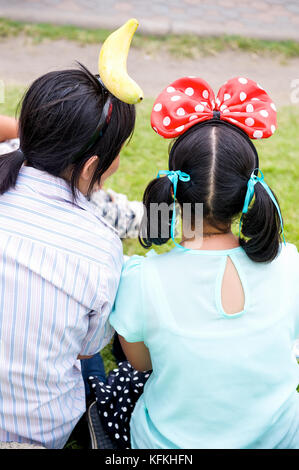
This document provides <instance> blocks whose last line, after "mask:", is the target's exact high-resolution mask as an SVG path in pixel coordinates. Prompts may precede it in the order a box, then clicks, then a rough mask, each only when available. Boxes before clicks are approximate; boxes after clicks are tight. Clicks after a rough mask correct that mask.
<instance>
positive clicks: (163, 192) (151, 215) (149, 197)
mask: <svg viewBox="0 0 299 470" xmlns="http://www.w3.org/2000/svg"><path fill="white" fill-rule="evenodd" d="M172 187H173V186H172V183H171V181H170V180H169V178H167V177H162V178H156V179H154V180H152V181H151V182H150V183H149V184H148V186H147V187H146V189H145V192H144V195H143V205H144V214H143V219H142V222H141V227H140V232H139V237H138V239H139V242H140V244H141V245H142V246H143V247H144V248H150V247H151V246H152V244H154V245H163V244H164V243H167V242H168V240H169V239H170V237H171V218H172V210H169V207H170V206H171V204H173V193H172Z"/></svg>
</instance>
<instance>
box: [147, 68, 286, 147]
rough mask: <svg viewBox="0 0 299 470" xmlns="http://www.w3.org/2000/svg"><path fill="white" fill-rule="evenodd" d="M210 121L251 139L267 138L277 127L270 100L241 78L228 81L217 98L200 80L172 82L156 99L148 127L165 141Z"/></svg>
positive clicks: (191, 79) (260, 90) (259, 89)
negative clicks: (231, 126)
mask: <svg viewBox="0 0 299 470" xmlns="http://www.w3.org/2000/svg"><path fill="white" fill-rule="evenodd" d="M213 117H218V118H219V119H221V120H223V121H227V122H229V123H231V124H234V125H235V126H237V127H239V128H241V129H242V130H243V131H245V132H246V134H247V135H248V136H249V137H250V138H251V139H262V138H266V137H270V136H271V135H272V134H274V132H275V130H276V127H277V116H276V107H275V104H274V103H273V102H272V100H271V98H270V97H269V96H268V94H267V93H266V91H265V90H264V89H263V88H262V87H261V86H259V85H258V84H257V83H256V82H254V81H253V80H249V79H248V78H243V77H236V78H232V79H230V80H228V81H227V82H226V83H225V84H224V85H223V86H222V87H221V88H220V90H219V92H218V95H217V98H215V95H214V92H213V90H212V88H211V87H210V85H209V84H208V83H207V82H206V81H205V80H203V79H202V78H199V77H183V78H180V79H178V80H176V81H175V82H173V83H171V85H169V86H168V87H167V88H165V89H164V90H163V91H162V93H160V95H159V96H158V98H157V99H156V101H155V103H154V106H153V109H152V114H151V124H152V127H153V129H154V131H156V132H157V133H158V134H160V135H162V136H163V137H165V138H166V139H169V138H173V137H178V136H179V135H180V134H182V133H183V132H185V131H186V130H187V129H189V128H190V127H191V126H194V124H197V123H199V122H202V121H207V120H209V119H212V118H213Z"/></svg>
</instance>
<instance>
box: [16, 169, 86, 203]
mask: <svg viewBox="0 0 299 470" xmlns="http://www.w3.org/2000/svg"><path fill="white" fill-rule="evenodd" d="M19 179H20V181H22V180H24V182H25V181H26V183H27V185H28V186H30V188H31V189H32V190H34V191H35V192H37V193H39V194H42V195H43V196H45V197H47V198H49V199H53V200H56V201H64V202H67V203H69V204H72V205H74V206H76V207H79V208H81V209H83V210H88V211H92V207H91V204H90V203H89V202H88V201H87V199H86V197H85V196H84V194H82V193H81V192H80V191H79V190H78V189H77V190H76V196H77V197H76V200H75V201H74V199H73V194H72V191H71V188H70V185H69V184H68V183H67V182H66V181H65V180H64V179H63V178H60V177H58V176H53V175H50V174H49V173H47V172H45V171H41V170H37V169H36V168H33V167H30V166H24V165H23V166H22V168H21V170H20V173H19Z"/></svg>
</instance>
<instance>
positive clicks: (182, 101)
mask: <svg viewBox="0 0 299 470" xmlns="http://www.w3.org/2000/svg"><path fill="white" fill-rule="evenodd" d="M151 123H152V127H153V129H154V130H155V131H156V132H157V133H158V134H159V135H161V136H163V137H164V138H175V139H176V140H175V141H174V143H173V145H172V147H171V150H170V154H169V169H168V170H164V171H159V173H158V177H157V178H156V179H154V180H153V181H151V182H150V183H149V185H148V187H147V188H146V190H145V193H144V204H145V208H146V214H145V215H147V218H146V223H145V226H144V229H143V232H142V235H141V238H140V240H141V242H142V244H143V245H144V246H146V247H150V246H151V245H152V244H156V245H161V244H163V243H166V242H167V241H168V240H169V239H170V238H172V239H173V240H174V235H175V222H176V210H175V206H173V207H172V210H171V211H170V212H169V216H167V217H164V218H162V220H160V222H159V223H158V225H157V226H155V227H154V226H153V224H154V222H155V221H154V220H153V217H151V216H150V215H151V208H152V205H153V204H161V203H166V204H167V205H171V204H172V203H173V202H176V201H177V202H178V204H179V205H180V207H181V208H182V213H183V216H184V215H185V205H186V204H189V206H191V222H192V223H193V228H194V225H195V222H196V221H195V210H196V205H197V204H200V203H201V204H202V215H203V223H202V227H201V228H202V233H200V234H199V235H197V233H196V232H195V236H193V237H191V238H190V237H188V236H186V234H185V233H184V228H183V237H182V241H181V242H180V243H179V244H178V243H176V242H175V243H176V246H175V247H174V248H173V249H172V250H171V251H170V252H168V253H166V254H162V255H157V254H156V253H155V252H153V251H151V252H150V253H149V255H151V256H147V257H145V258H144V257H140V256H133V257H132V258H131V259H130V260H129V261H128V262H127V263H126V265H125V267H124V269H123V272H122V278H121V282H120V287H119V291H118V294H117V298H116V303H115V307H114V311H112V314H111V315H110V318H109V321H110V323H111V325H112V326H113V327H114V328H115V329H116V331H117V332H118V334H119V337H120V341H121V344H122V347H123V350H124V352H125V354H126V356H127V359H128V360H129V361H130V364H131V365H132V366H133V367H134V368H135V369H136V371H133V370H132V368H131V366H130V365H129V366H128V365H127V364H125V363H122V364H121V365H120V368H119V370H118V371H114V378H113V380H112V381H111V383H110V386H109V389H108V390H104V389H100V387H99V386H98V384H96V383H95V384H94V387H95V388H96V387H98V388H97V391H98V394H97V398H98V402H97V403H98V409H99V411H100V416H101V418H102V420H103V421H102V422H103V425H104V427H105V429H107V432H108V433H109V435H110V437H111V438H112V439H113V440H114V443H117V442H118V443H120V442H122V444H123V445H125V444H126V442H127V441H128V433H127V427H128V419H129V418H128V414H127V408H129V410H132V409H133V403H134V402H135V401H136V398H135V399H134V397H136V396H137V397H139V398H138V401H137V403H136V405H135V408H134V411H133V413H132V416H131V418H130V443H131V446H132V448H135V449H138V448H174V449H176V448H180V449H194V448H231V449H236V448H240V449H245V448H254V449H255V448H256V449H258V448H292V449H295V448H296V449H298V448H299V394H298V393H297V391H296V387H297V385H298V365H297V362H296V360H295V357H294V355H293V354H292V348H293V346H294V342H295V339H296V338H297V337H298V336H299V291H298V276H299V255H298V252H297V249H296V247H295V246H294V245H292V244H289V243H286V242H285V240H284V236H283V221H282V216H281V213H280V208H279V204H278V202H277V199H276V197H275V196H274V194H273V192H272V190H271V189H270V188H269V186H268V185H267V183H266V182H265V180H264V176H263V174H262V172H261V170H260V169H259V158H258V154H257V151H256V149H255V146H254V145H253V143H252V142H251V139H260V138H267V137H270V136H271V135H272V134H273V133H274V132H275V130H276V127H277V122H276V108H275V105H274V103H273V102H272V100H271V99H270V97H269V96H268V94H267V93H266V92H265V91H264V90H263V89H262V88H261V87H260V86H259V85H257V84H256V83H255V82H253V81H252V80H249V79H247V78H244V77H237V78H234V79H231V80H229V81H228V82H227V83H226V84H225V85H224V86H222V87H221V88H220V90H219V92H218V95H217V97H215V95H214V93H213V90H212V89H211V87H210V86H209V85H208V84H207V83H206V82H205V81H204V80H202V79H201V78H197V77H184V78H181V79H179V80H177V81H175V82H174V83H172V84H171V85H169V86H168V87H167V88H165V90H164V91H163V92H162V93H161V94H160V95H159V96H158V98H157V100H156V101H155V104H154V106H153V110H152V115H151ZM163 175H164V176H163ZM160 176H163V177H162V178H161V177H160ZM240 215H241V217H240ZM239 217H240V234H239V236H236V235H234V234H233V232H232V231H231V226H232V223H233V221H234V220H236V219H237V218H239ZM183 227H184V223H183ZM195 228H196V227H195ZM154 229H155V230H154ZM154 232H156V233H154ZM281 238H283V241H284V243H281V241H282V240H281ZM174 241H175V240H174ZM145 370H152V373H151V375H149V373H147V374H146V373H145V374H144V375H143V376H142V375H141V372H137V371H145ZM135 376H136V378H134V377H135ZM146 379H147V381H146ZM134 380H135V381H136V382H135V384H136V385H135V386H134ZM145 382H146V384H145V387H144V389H143V384H144V383H145ZM142 392H143V393H142ZM128 399H129V401H128ZM124 413H126V414H125V423H123V421H122V418H121V416H122V415H123V414H124Z"/></svg>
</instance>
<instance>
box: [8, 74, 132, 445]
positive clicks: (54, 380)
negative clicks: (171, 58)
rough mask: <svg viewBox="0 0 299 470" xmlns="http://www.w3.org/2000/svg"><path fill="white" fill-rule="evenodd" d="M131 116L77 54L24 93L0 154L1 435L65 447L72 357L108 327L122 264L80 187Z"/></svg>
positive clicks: (109, 160) (74, 382) (91, 178)
mask: <svg viewBox="0 0 299 470" xmlns="http://www.w3.org/2000/svg"><path fill="white" fill-rule="evenodd" d="M134 123H135V108H134V105H132V104H127V103H124V102H123V101H121V100H120V99H118V98H116V97H115V96H113V95H112V94H111V93H110V92H109V91H108V90H107V89H106V88H105V87H104V86H103V84H102V82H101V81H100V79H99V77H98V76H94V75H92V74H91V73H90V72H89V71H88V70H87V69H86V68H85V67H84V66H80V67H79V68H78V69H72V70H62V71H55V72H50V73H47V74H46V75H43V76H42V77H40V78H38V79H37V80H35V82H34V83H33V84H32V85H31V86H30V88H29V89H28V91H27V92H26V94H25V96H24V99H23V103H22V108H21V114H20V119H19V137H20V148H19V149H16V150H15V151H12V152H10V153H8V154H5V155H2V156H1V157H0V194H1V196H0V220H1V223H0V232H1V237H0V276H1V286H0V305H1V307H0V441H17V442H25V443H33V444H39V445H42V446H45V447H48V448H62V447H63V446H64V445H65V443H66V441H67V439H68V437H69V435H70V433H71V431H72V430H73V428H74V427H75V425H76V423H77V422H78V421H79V419H80V417H81V416H82V415H83V413H84V411H85V392H84V383H83V380H82V375H81V370H80V361H79V360H78V359H84V358H87V357H89V356H93V355H95V354H96V353H98V352H99V351H100V350H101V349H102V348H103V347H104V346H105V345H106V344H107V343H108V342H109V341H110V339H111V337H112V335H113V329H112V327H111V326H110V325H109V323H108V321H107V319H108V315H109V313H110V310H111V308H112V305H113V303H114V299H115V294H116V291H117V288H118V283H119V278H120V273H121V268H122V264H123V253H122V245H121V242H120V239H119V237H118V236H117V234H116V231H115V230H114V229H113V228H112V227H111V226H109V225H108V224H107V223H106V222H105V220H103V219H102V218H101V217H99V216H97V215H96V214H95V211H94V207H93V205H92V204H91V203H89V202H88V201H87V199H86V196H89V195H90V194H92V192H93V191H94V190H95V189H97V188H98V187H99V186H100V185H101V184H102V183H103V182H104V181H105V180H106V179H107V178H108V177H109V176H110V175H111V174H112V173H113V172H115V171H116V170H117V168H118V164H119V153H120V151H121V148H122V146H123V145H124V144H125V142H126V141H127V140H128V139H129V138H130V136H131V135H132V132H133V129H134ZM97 358H98V360H100V356H99V355H97ZM103 373H104V370H103Z"/></svg>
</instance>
